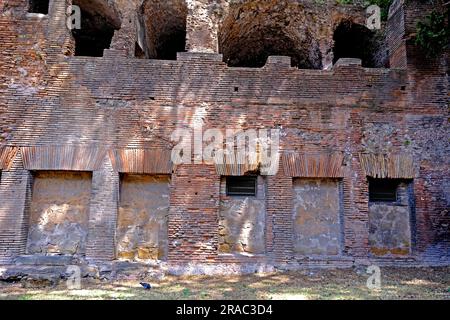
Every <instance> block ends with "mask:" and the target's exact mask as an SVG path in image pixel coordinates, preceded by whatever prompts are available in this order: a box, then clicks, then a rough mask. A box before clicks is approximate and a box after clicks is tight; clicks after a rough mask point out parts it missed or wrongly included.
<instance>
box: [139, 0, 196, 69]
mask: <svg viewBox="0 0 450 320" xmlns="http://www.w3.org/2000/svg"><path fill="white" fill-rule="evenodd" d="M187 13H188V9H187V6H186V2H185V1H184V0H171V1H167V0H147V1H144V3H143V5H142V7H141V10H140V23H141V28H142V30H143V32H142V33H143V37H142V39H140V41H138V42H139V47H140V50H142V51H143V52H144V53H145V57H146V58H148V59H161V60H176V58H177V52H184V51H186V20H187Z"/></svg>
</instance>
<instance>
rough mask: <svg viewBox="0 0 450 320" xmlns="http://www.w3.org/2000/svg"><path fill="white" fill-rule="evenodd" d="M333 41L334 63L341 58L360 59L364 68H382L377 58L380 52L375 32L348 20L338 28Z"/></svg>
mask: <svg viewBox="0 0 450 320" xmlns="http://www.w3.org/2000/svg"><path fill="white" fill-rule="evenodd" d="M333 40H334V48H333V53H334V59H333V63H336V62H337V61H338V60H339V59H340V58H358V59H361V60H362V66H363V67H366V68H375V67H381V66H379V65H378V63H377V61H376V58H375V54H376V51H377V50H378V48H377V43H376V41H375V32H373V31H371V30H369V29H368V28H367V27H365V26H363V25H360V24H356V23H352V22H351V21H348V20H347V21H343V22H341V23H340V24H339V26H338V27H337V28H336V30H335V32H334V36H333Z"/></svg>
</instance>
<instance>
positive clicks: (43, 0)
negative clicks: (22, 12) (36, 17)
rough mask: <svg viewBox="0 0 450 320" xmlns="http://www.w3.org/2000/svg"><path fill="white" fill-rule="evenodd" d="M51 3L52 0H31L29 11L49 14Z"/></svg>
mask: <svg viewBox="0 0 450 320" xmlns="http://www.w3.org/2000/svg"><path fill="white" fill-rule="evenodd" d="M49 5H50V0H30V1H29V7H28V12H30V13H41V14H48V7H49Z"/></svg>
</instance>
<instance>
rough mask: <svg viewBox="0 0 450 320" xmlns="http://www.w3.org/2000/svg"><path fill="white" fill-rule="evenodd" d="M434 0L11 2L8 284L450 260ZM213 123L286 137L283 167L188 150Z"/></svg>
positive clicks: (443, 95)
mask: <svg viewBox="0 0 450 320" xmlns="http://www.w3.org/2000/svg"><path fill="white" fill-rule="evenodd" d="M72 4H73V5H76V6H79V7H80V8H81V17H82V20H81V24H82V25H81V29H73V30H70V29H69V28H67V26H66V21H67V17H68V14H71V13H72V11H71V10H69V11H68V10H67V8H68V6H70V5H72ZM432 7H433V5H430V4H427V3H425V2H421V1H415V0H414V1H412V0H411V1H402V0H395V1H394V2H393V4H392V5H391V8H390V10H389V16H388V19H387V21H386V22H385V23H383V25H382V29H381V30H380V31H377V32H374V31H371V30H369V29H368V28H367V27H366V26H365V24H366V18H367V14H366V11H365V7H364V6H362V5H342V4H337V3H336V1H333V0H327V1H313V0H303V1H294V0H289V1H284V0H280V1H275V0H259V1H250V0H248V1H247V0H245V1H231V0H170V1H169V0H50V1H48V0H47V1H38V0H33V1H29V0H3V1H0V53H1V58H0V172H1V180H0V277H3V278H7V277H15V276H20V275H24V274H32V273H44V274H45V273H60V274H64V273H65V270H66V267H67V266H68V265H78V266H80V267H81V268H82V272H83V275H93V276H101V275H108V276H114V275H119V274H120V273H121V272H122V273H127V272H129V271H128V270H149V268H153V269H155V270H166V271H168V272H173V273H215V272H254V271H257V270H273V268H281V269H297V268H303V267H352V266H354V265H357V264H365V265H367V264H377V265H395V266H416V265H450V214H449V205H450V192H449V188H450V175H449V174H450V169H449V160H448V159H449V155H450V143H449V122H448V107H449V105H448V71H449V60H448V52H447V53H444V54H443V55H442V56H440V57H437V58H434V59H431V58H428V57H426V56H425V55H424V53H423V52H421V50H420V49H419V48H418V47H417V46H416V45H415V43H414V41H413V40H412V39H413V34H414V32H415V25H416V23H417V21H418V20H419V19H420V18H423V17H424V16H426V15H427V14H428V13H429V12H430V10H431V9H432ZM198 125H201V126H202V128H203V131H206V130H208V129H212V128H214V129H221V130H225V129H229V128H231V129H240V130H248V129H277V130H279V132H280V156H279V159H278V161H277V163H276V166H277V167H276V170H275V171H274V172H268V171H267V172H266V171H264V170H261V167H260V166H258V165H257V166H253V167H252V166H251V165H248V166H246V165H245V164H244V165H241V166H240V165H236V164H235V163H232V161H231V162H227V163H225V164H222V165H217V164H214V163H204V162H196V161H193V162H192V163H183V164H175V163H173V161H172V158H171V155H172V154H171V151H172V148H173V147H174V144H175V143H174V141H173V139H171V136H172V133H173V132H174V131H175V130H176V129H179V128H182V129H193V128H194V127H196V126H198ZM193 139H194V137H193ZM205 143H206V142H205ZM196 156H197V155H196V154H195V152H194V153H193V154H192V157H193V158H195V157H196ZM139 272H140V271H139Z"/></svg>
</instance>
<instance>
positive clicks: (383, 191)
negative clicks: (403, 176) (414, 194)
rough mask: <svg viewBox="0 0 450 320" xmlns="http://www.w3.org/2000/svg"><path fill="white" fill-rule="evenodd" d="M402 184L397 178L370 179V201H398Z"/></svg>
mask: <svg viewBox="0 0 450 320" xmlns="http://www.w3.org/2000/svg"><path fill="white" fill-rule="evenodd" d="M399 184H400V181H399V180H396V179H372V178H370V179H369V201H370V202H396V201H397V189H398V186H399Z"/></svg>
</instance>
